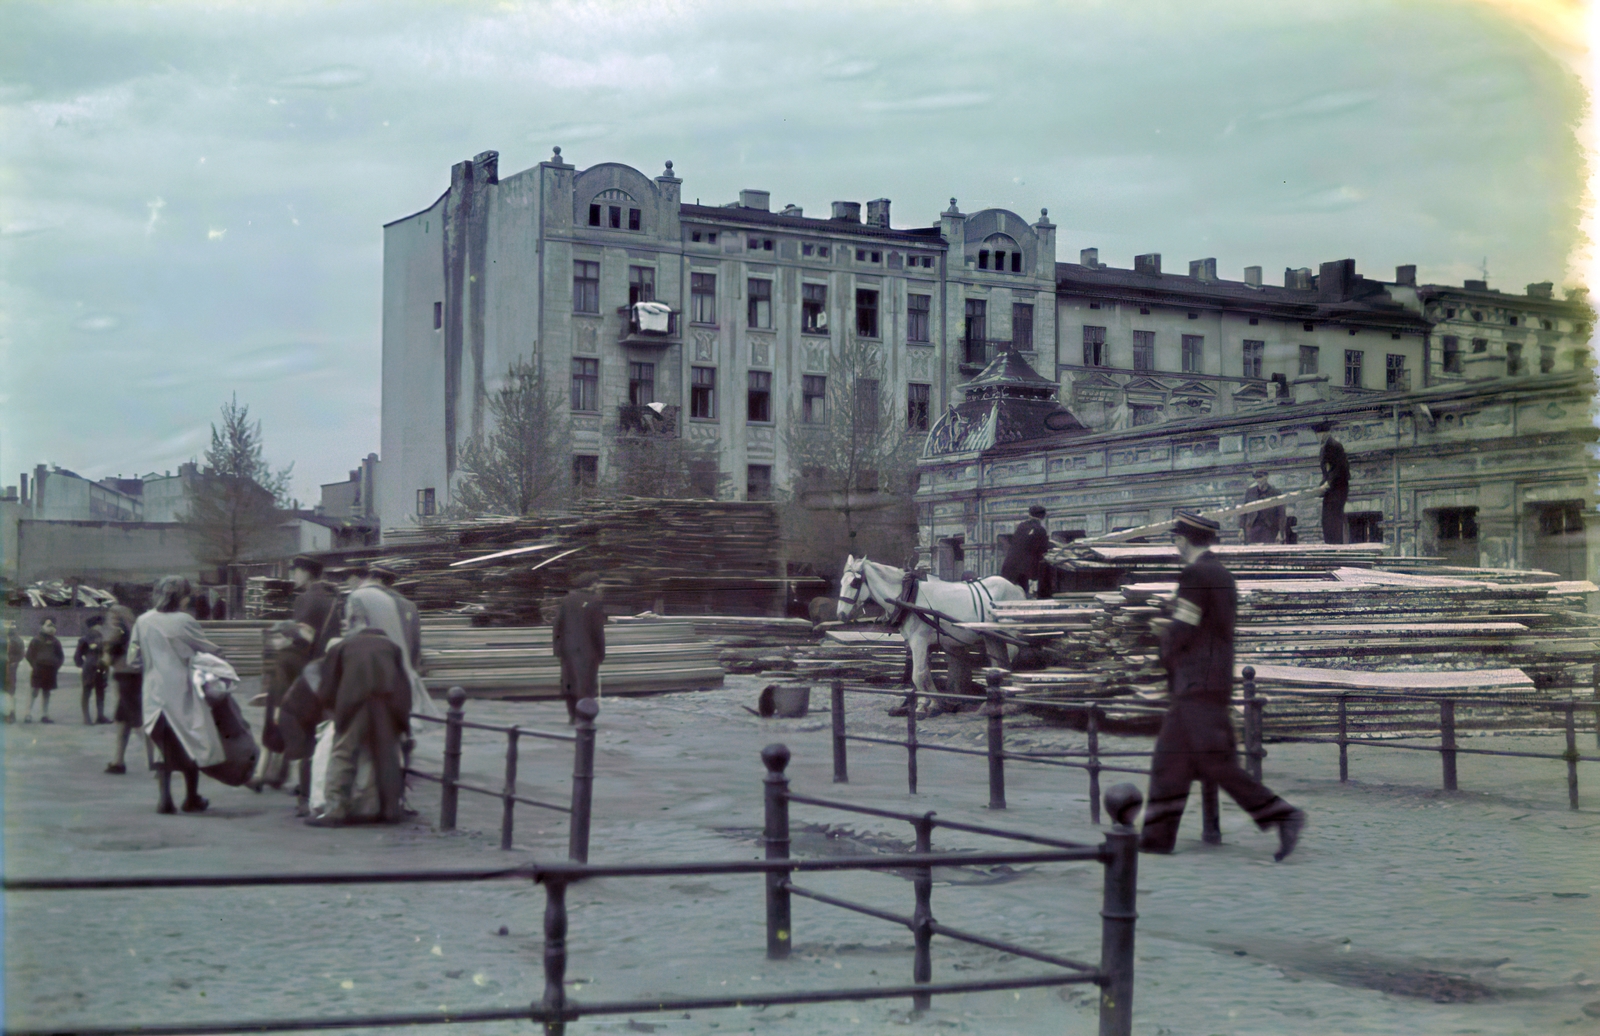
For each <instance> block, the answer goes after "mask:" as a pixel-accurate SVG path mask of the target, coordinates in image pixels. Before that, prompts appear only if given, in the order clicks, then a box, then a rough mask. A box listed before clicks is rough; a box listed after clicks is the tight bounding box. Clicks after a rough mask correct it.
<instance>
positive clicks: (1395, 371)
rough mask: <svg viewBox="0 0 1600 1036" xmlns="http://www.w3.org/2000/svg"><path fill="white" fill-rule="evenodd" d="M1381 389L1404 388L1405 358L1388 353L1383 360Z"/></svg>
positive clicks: (1397, 354)
mask: <svg viewBox="0 0 1600 1036" xmlns="http://www.w3.org/2000/svg"><path fill="white" fill-rule="evenodd" d="M1383 387H1384V388H1386V389H1390V390H1391V391H1392V390H1394V389H1403V388H1406V387H1407V385H1406V358H1405V357H1404V356H1401V355H1400V354H1399V353H1389V354H1388V355H1386V356H1385V357H1384V358H1383Z"/></svg>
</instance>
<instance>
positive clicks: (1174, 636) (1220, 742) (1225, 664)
mask: <svg viewBox="0 0 1600 1036" xmlns="http://www.w3.org/2000/svg"><path fill="white" fill-rule="evenodd" d="M1219 528H1220V526H1219V524H1218V523H1217V522H1215V521H1213V520H1212V519H1210V518H1206V517H1205V516H1203V515H1200V514H1196V513H1195V512H1193V511H1179V512H1178V517H1177V520H1176V521H1175V522H1174V523H1173V526H1172V537H1173V542H1174V543H1175V544H1176V546H1177V548H1178V555H1179V556H1180V557H1181V558H1182V559H1183V562H1184V565H1185V568H1184V570H1183V574H1182V575H1181V576H1179V577H1178V596H1177V601H1176V607H1175V609H1174V612H1173V616H1172V618H1170V619H1167V618H1162V619H1156V620H1154V625H1155V627H1156V629H1157V630H1158V632H1159V633H1160V634H1161V663H1162V665H1164V666H1165V667H1166V670H1167V693H1168V703H1167V715H1166V718H1165V719H1164V720H1162V723H1161V733H1160V734H1158V735H1157V737H1156V750H1155V754H1154V756H1152V757H1151V760H1150V795H1149V804H1148V805H1146V806H1145V811H1144V830H1143V832H1142V833H1141V835H1140V838H1139V848H1140V849H1142V850H1144V851H1145V852H1154V853H1170V852H1171V851H1172V848H1173V845H1174V844H1175V843H1176V842H1177V838H1178V823H1179V821H1181V820H1182V819H1183V807H1184V804H1185V803H1186V802H1187V801H1188V799H1189V786H1190V784H1192V783H1193V782H1194V781H1195V780H1196V779H1199V780H1201V781H1209V782H1211V783H1214V784H1216V785H1217V786H1218V787H1220V788H1221V789H1222V790H1223V791H1226V792H1227V793H1228V794H1229V795H1230V796H1232V797H1233V800H1234V801H1235V802H1237V803H1238V804H1239V806H1240V808H1242V809H1243V810H1244V811H1245V812H1247V813H1249V814H1250V816H1251V818H1252V819H1253V820H1255V822H1256V825H1257V826H1258V827H1261V828H1262V829H1265V828H1267V827H1268V826H1269V825H1276V826H1277V828H1278V852H1277V854H1276V855H1275V856H1274V857H1273V859H1276V860H1282V859H1283V858H1284V857H1286V856H1288V855H1289V854H1290V853H1291V852H1293V851H1294V846H1295V842H1296V841H1297V840H1298V839H1299V837H1300V829H1301V828H1302V827H1304V826H1305V822H1306V817H1305V814H1304V813H1302V812H1301V811H1300V810H1298V809H1295V808H1294V807H1293V806H1291V805H1289V804H1288V803H1287V802H1285V801H1283V800H1282V799H1280V798H1279V797H1278V796H1277V795H1274V794H1273V793H1272V792H1271V791H1270V790H1269V789H1268V788H1266V787H1265V786H1264V785H1262V783H1261V782H1260V781H1258V780H1256V779H1255V778H1253V777H1251V776H1250V775H1249V774H1248V773H1246V772H1245V771H1244V770H1243V769H1241V768H1240V767H1239V762H1238V759H1237V757H1236V751H1235V747H1234V740H1233V722H1232V718H1231V715H1230V712H1229V707H1228V702H1229V699H1230V698H1231V697H1232V693H1233V626H1234V619H1235V616H1236V614H1237V611H1238V590H1237V587H1236V584H1235V583H1234V579H1233V574H1232V573H1230V572H1229V571H1228V570H1227V569H1226V568H1223V567H1222V563H1221V562H1219V561H1218V560H1217V559H1216V558H1215V557H1214V556H1212V554H1211V552H1210V551H1209V550H1207V549H1206V548H1208V547H1209V546H1211V545H1212V544H1213V543H1215V542H1217V530H1218V529H1219Z"/></svg>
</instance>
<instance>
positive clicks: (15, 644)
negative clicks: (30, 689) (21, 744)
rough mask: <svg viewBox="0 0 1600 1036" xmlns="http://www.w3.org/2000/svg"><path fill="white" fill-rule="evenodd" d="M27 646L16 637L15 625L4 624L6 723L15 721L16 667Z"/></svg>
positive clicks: (12, 623)
mask: <svg viewBox="0 0 1600 1036" xmlns="http://www.w3.org/2000/svg"><path fill="white" fill-rule="evenodd" d="M27 650H28V645H27V644H24V643H23V642H22V638H21V637H19V636H17V624H16V623H14V622H8V623H6V659H5V660H6V683H5V692H6V697H7V698H9V699H10V701H8V702H6V722H7V723H15V722H16V721H17V667H18V666H20V665H22V656H23V655H24V654H26V653H27Z"/></svg>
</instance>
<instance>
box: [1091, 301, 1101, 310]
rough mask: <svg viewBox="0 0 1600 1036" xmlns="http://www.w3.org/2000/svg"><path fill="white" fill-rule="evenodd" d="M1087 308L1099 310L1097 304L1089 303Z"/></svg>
mask: <svg viewBox="0 0 1600 1036" xmlns="http://www.w3.org/2000/svg"><path fill="white" fill-rule="evenodd" d="M1089 308H1090V309H1099V308H1100V303H1098V302H1091V303H1089Z"/></svg>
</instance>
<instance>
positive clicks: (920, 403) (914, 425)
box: [906, 381, 933, 432]
mask: <svg viewBox="0 0 1600 1036" xmlns="http://www.w3.org/2000/svg"><path fill="white" fill-rule="evenodd" d="M932 397H933V386H932V385H919V384H917V383H916V382H914V381H913V382H912V383H911V384H909V385H907V386H906V427H907V428H908V429H910V430H911V431H913V432H925V431H927V430H928V404H929V403H930V402H931V400H932Z"/></svg>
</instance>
